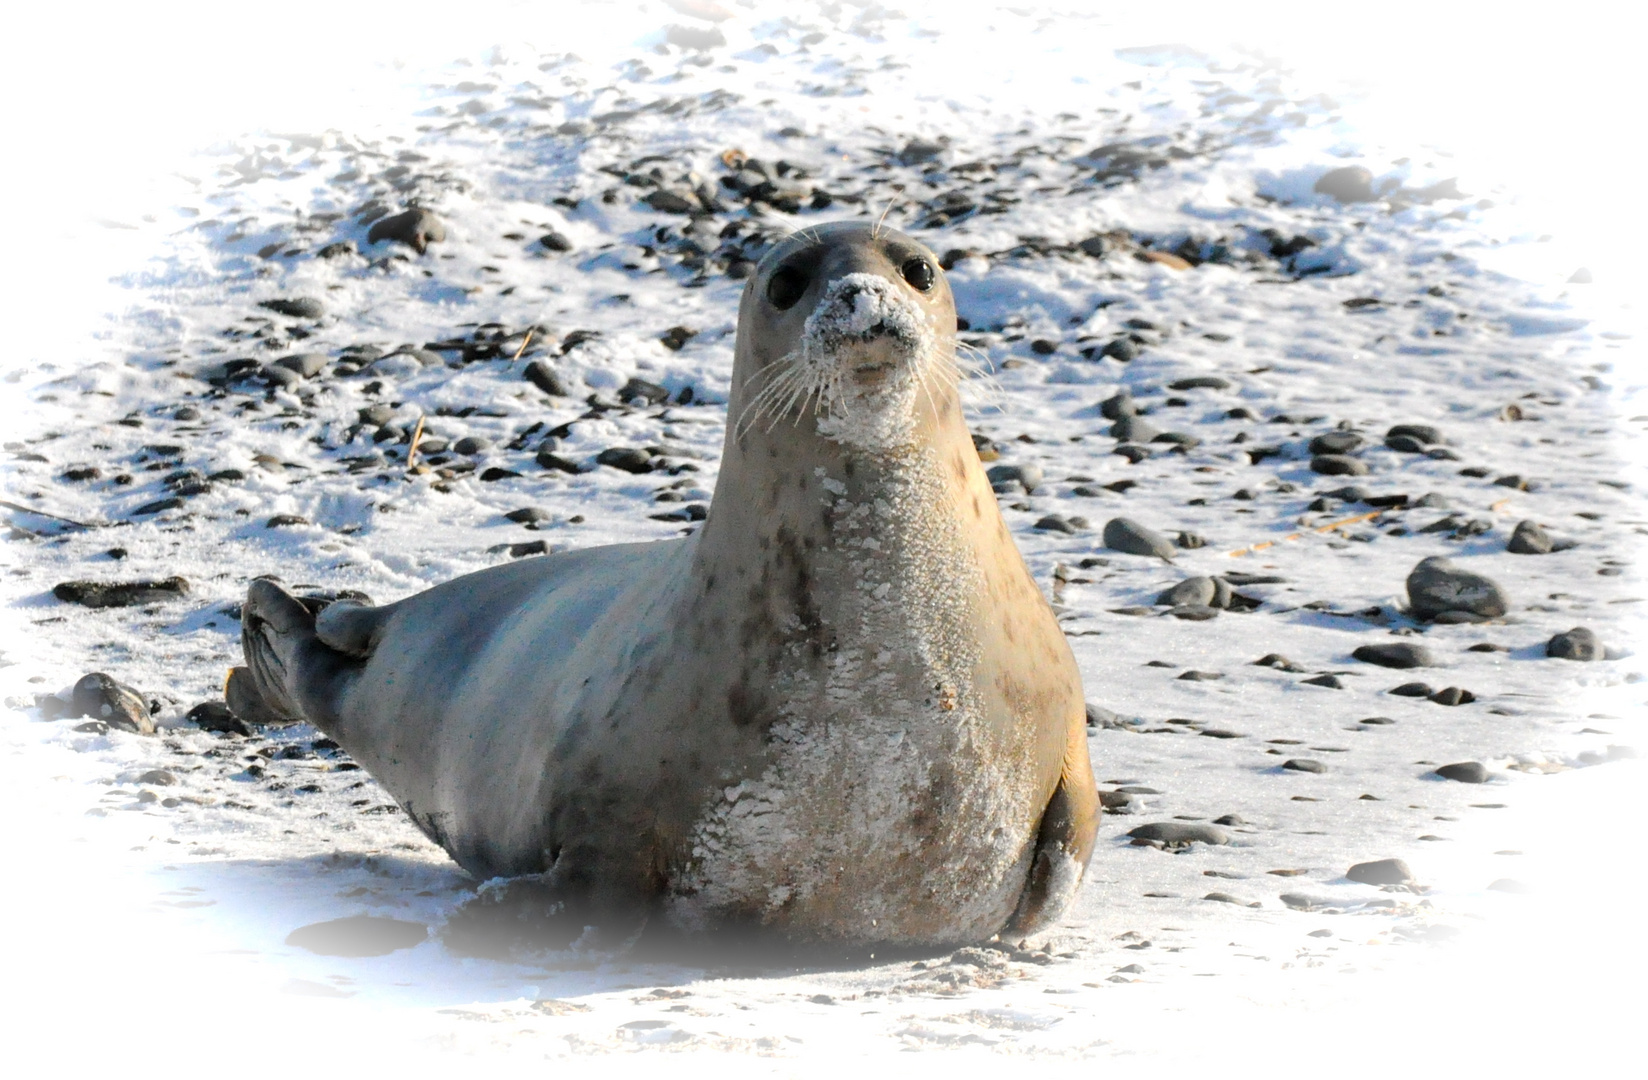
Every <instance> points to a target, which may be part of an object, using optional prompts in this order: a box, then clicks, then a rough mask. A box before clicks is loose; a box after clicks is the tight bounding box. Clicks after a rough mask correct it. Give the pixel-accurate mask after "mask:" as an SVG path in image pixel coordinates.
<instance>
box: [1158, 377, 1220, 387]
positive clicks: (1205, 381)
mask: <svg viewBox="0 0 1648 1080" xmlns="http://www.w3.org/2000/svg"><path fill="white" fill-rule="evenodd" d="M1167 388H1168V389H1169V390H1229V389H1230V380H1229V379H1221V378H1219V376H1217V375H1192V376H1191V377H1190V378H1188V379H1175V380H1173V381H1172V382H1170V383H1168V384H1167Z"/></svg>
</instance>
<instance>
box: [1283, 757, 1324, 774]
mask: <svg viewBox="0 0 1648 1080" xmlns="http://www.w3.org/2000/svg"><path fill="white" fill-rule="evenodd" d="M1282 768H1284V769H1290V770H1292V771H1293V772H1308V773H1325V772H1327V771H1328V770H1327V766H1325V765H1323V764H1322V763H1321V762H1320V761H1312V760H1311V759H1310V758H1288V759H1287V760H1286V761H1284V762H1282Z"/></svg>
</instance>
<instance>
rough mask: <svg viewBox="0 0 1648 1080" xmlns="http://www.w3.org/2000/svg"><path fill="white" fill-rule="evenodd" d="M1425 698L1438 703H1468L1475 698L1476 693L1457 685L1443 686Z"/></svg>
mask: <svg viewBox="0 0 1648 1080" xmlns="http://www.w3.org/2000/svg"><path fill="white" fill-rule="evenodd" d="M1427 700H1429V701H1434V702H1436V703H1437V704H1438V705H1469V704H1470V703H1471V702H1473V701H1475V700H1476V695H1475V694H1473V693H1471V692H1470V691H1469V690H1465V689H1463V688H1461V687H1458V686H1444V687H1443V688H1442V689H1440V690H1438V691H1437V692H1436V693H1434V694H1431V695H1430V696H1429V698H1428V699H1427Z"/></svg>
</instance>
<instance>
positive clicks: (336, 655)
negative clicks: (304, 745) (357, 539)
mask: <svg viewBox="0 0 1648 1080" xmlns="http://www.w3.org/2000/svg"><path fill="white" fill-rule="evenodd" d="M322 603H324V601H310V602H309V603H307V604H306V603H305V602H304V601H302V600H300V599H298V598H297V597H295V596H293V595H292V594H291V593H289V592H287V591H286V590H285V589H282V588H281V587H280V586H279V585H277V584H275V583H274V582H273V581H269V580H267V579H265V578H259V579H258V580H256V581H254V582H252V584H251V586H250V587H249V588H248V589H247V590H246V603H245V605H244V606H243V607H242V608H241V621H240V644H241V649H242V651H243V652H244V653H245V654H246V667H245V668H236V669H235V670H234V671H232V672H231V673H230V678H229V685H228V687H227V688H226V689H225V694H226V696H227V694H228V693H230V692H233V693H234V694H235V697H236V699H237V700H239V701H241V702H242V703H243V704H244V705H245V706H246V707H247V708H249V709H253V710H256V709H258V708H259V707H260V706H261V708H262V709H263V710H265V711H266V713H267V714H269V715H272V716H273V717H276V718H278V719H281V720H308V721H309V722H311V723H313V724H316V725H318V726H320V727H322V728H327V727H330V726H331V724H332V721H333V720H334V719H335V717H336V708H335V706H336V701H337V694H338V692H339V691H340V690H341V689H343V685H344V684H345V682H346V681H347V679H348V677H349V676H350V675H352V674H353V673H354V672H355V671H357V670H359V667H360V662H361V659H362V658H363V657H364V656H366V655H368V654H369V653H370V643H371V627H370V625H369V624H370V623H371V622H372V621H373V620H372V618H371V616H372V615H374V614H375V613H376V611H378V610H380V609H373V608H365V607H361V606H360V605H357V604H347V605H337V606H341V607H346V608H348V609H351V610H352V613H351V614H349V615H347V616H345V617H342V618H334V619H331V620H328V621H327V624H326V625H325V626H323V627H317V626H316V621H317V620H316V614H315V612H316V609H320V610H322V611H324V610H329V608H327V609H321V608H320V605H321V604H322ZM327 631H333V632H331V633H328V632H327ZM333 641H336V642H337V644H338V645H341V646H343V648H339V647H337V645H334V644H333ZM242 672H244V675H241V674H240V673H242ZM247 680H249V684H248V682H247ZM237 683H240V685H238V686H237V685H236V684H237ZM230 708H231V709H233V708H234V706H233V705H232V704H231V706H230ZM247 719H252V720H254V722H256V720H255V718H254V717H247Z"/></svg>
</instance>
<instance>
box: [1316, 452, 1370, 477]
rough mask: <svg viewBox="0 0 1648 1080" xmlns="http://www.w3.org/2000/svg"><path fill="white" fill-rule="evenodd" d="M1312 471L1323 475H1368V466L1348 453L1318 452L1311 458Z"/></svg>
mask: <svg viewBox="0 0 1648 1080" xmlns="http://www.w3.org/2000/svg"><path fill="white" fill-rule="evenodd" d="M1310 471H1311V472H1315V473H1321V474H1322V475H1323V476H1366V475H1367V474H1368V467H1367V465H1365V464H1364V463H1362V462H1361V461H1358V460H1357V459H1356V458H1353V457H1351V456H1349V455H1348V454H1317V455H1316V456H1315V457H1313V458H1311V459H1310Z"/></svg>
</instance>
